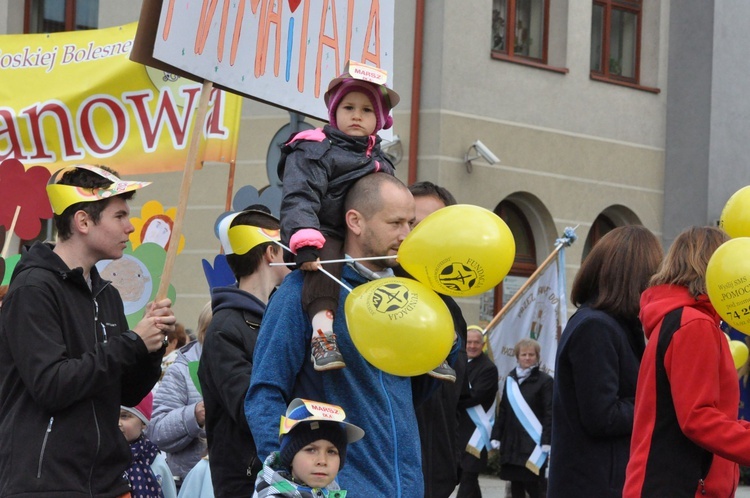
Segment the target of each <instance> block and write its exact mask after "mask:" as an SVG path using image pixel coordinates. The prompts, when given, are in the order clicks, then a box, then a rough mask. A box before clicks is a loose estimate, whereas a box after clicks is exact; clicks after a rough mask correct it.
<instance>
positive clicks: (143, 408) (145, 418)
mask: <svg viewBox="0 0 750 498" xmlns="http://www.w3.org/2000/svg"><path fill="white" fill-rule="evenodd" d="M120 408H121V409H122V410H125V411H126V412H130V413H132V414H133V415H135V416H136V417H138V418H139V419H141V422H143V423H144V424H146V425H148V422H149V421H150V420H151V413H152V412H153V411H154V393H152V392H150V393H148V394H147V395H146V397H145V398H143V399H142V400H141V402H140V403H138V404H137V405H136V406H134V407H132V408H131V407H129V406H121V407H120Z"/></svg>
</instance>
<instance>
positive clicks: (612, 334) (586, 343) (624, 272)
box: [547, 225, 663, 498]
mask: <svg viewBox="0 0 750 498" xmlns="http://www.w3.org/2000/svg"><path fill="white" fill-rule="evenodd" d="M662 256H663V250H662V247H661V244H660V243H659V240H658V239H657V238H656V236H654V234H653V233H651V232H650V231H649V230H648V229H647V228H645V227H642V226H638V225H629V226H623V227H618V228H615V229H614V230H612V231H610V232H609V233H607V234H606V235H605V236H604V237H602V238H601V239H600V240H599V241H598V242H597V243H596V245H595V246H594V247H593V249H592V250H591V252H590V253H589V254H588V256H587V257H586V259H585V260H584V261H583V264H582V265H581V268H580V269H579V270H578V273H577V274H576V278H575V281H574V282H573V288H572V291H571V295H570V297H571V301H572V303H573V304H574V305H575V306H576V307H577V308H578V311H576V313H575V314H574V315H573V316H572V317H571V319H570V321H568V324H567V326H566V327H565V330H564V331H563V334H562V336H561V338H560V343H559V345H558V349H557V359H556V363H555V379H554V394H553V398H552V451H551V455H550V463H549V465H550V470H549V488H548V491H547V496H548V498H568V497H574V496H575V497H579V496H596V497H600V498H606V497H619V496H620V495H621V493H622V487H623V483H624V482H625V467H626V466H627V462H628V454H629V452H630V434H631V431H632V428H633V404H634V401H635V389H636V380H637V378H638V367H639V365H640V361H641V356H642V355H643V351H644V348H645V338H644V335H643V329H642V327H641V323H640V322H639V321H638V312H639V310H640V306H639V301H640V296H641V292H643V290H644V289H646V287H647V285H648V282H649V279H650V278H651V276H652V275H653V274H654V273H655V272H656V270H657V269H658V267H659V264H660V262H661V259H662Z"/></svg>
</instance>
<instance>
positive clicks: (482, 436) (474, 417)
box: [466, 400, 497, 458]
mask: <svg viewBox="0 0 750 498" xmlns="http://www.w3.org/2000/svg"><path fill="white" fill-rule="evenodd" d="M496 403H497V400H495V401H493V402H492V406H491V407H490V409H489V410H488V411H484V409H483V408H482V405H475V406H472V407H469V408H467V409H466V412H467V413H468V414H469V417H471V421H472V422H474V425H475V426H476V427H477V428H476V429H474V433H473V434H472V435H471V439H469V443H468V444H467V445H466V452H467V453H470V454H472V455H474V457H476V458H481V455H482V450H484V449H487V451H489V450H490V449H492V447H491V445H490V434H491V433H492V425H493V424H494V423H495V404H496Z"/></svg>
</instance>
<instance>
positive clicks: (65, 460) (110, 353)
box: [0, 165, 175, 497]
mask: <svg viewBox="0 0 750 498" xmlns="http://www.w3.org/2000/svg"><path fill="white" fill-rule="evenodd" d="M146 185H147V183H142V182H127V181H123V180H120V179H119V178H117V177H116V176H115V174H114V172H113V171H112V170H109V169H105V168H102V167H95V166H88V165H80V166H75V167H72V168H64V169H63V170H60V171H58V172H57V173H56V174H55V175H53V176H52V178H51V179H50V182H49V184H48V186H47V193H48V195H49V198H50V202H51V204H52V209H53V211H54V213H55V217H54V222H55V226H56V228H57V232H58V242H57V244H51V243H42V242H36V243H34V245H32V246H31V247H30V248H27V250H26V251H25V253H24V254H23V256H22V257H21V259H20V261H19V262H18V265H17V266H16V269H15V271H14V273H13V279H12V281H11V284H10V288H9V291H8V294H7V295H6V296H5V299H4V300H3V313H2V316H1V319H0V405H1V406H2V407H3V408H2V410H0V496H14V495H24V494H25V495H26V496H35V497H46V496H71V497H75V496H120V495H122V494H123V493H127V492H128V491H129V484H128V481H127V479H126V478H124V477H123V473H124V471H125V469H126V468H127V466H128V464H129V462H130V450H129V449H128V445H127V443H126V441H125V439H124V438H123V437H122V435H121V434H120V432H119V430H118V428H117V421H118V418H119V413H120V405H125V406H133V405H135V404H137V403H138V402H139V401H140V400H141V399H143V397H144V396H145V395H146V394H148V393H149V391H150V390H151V388H152V387H153V386H154V384H155V383H156V381H157V380H158V379H159V375H160V373H161V358H162V355H163V353H164V342H163V341H164V335H165V333H166V332H168V331H169V330H171V329H172V328H173V327H174V322H175V317H174V314H173V312H172V309H171V303H170V301H169V300H168V299H164V300H162V301H159V302H156V303H153V304H152V305H151V306H150V307H148V309H147V312H146V314H145V315H144V318H143V319H142V320H141V321H140V322H139V323H138V324H137V325H136V326H135V327H134V328H133V330H128V323H127V320H126V318H125V313H124V311H123V303H122V299H121V298H120V294H119V293H118V292H117V290H116V289H115V288H114V287H113V286H112V285H111V284H110V282H107V281H104V280H102V278H101V277H100V276H99V273H98V272H97V270H96V267H95V264H96V262H97V261H99V260H102V259H117V258H120V257H122V254H123V250H124V249H125V244H126V242H127V241H128V236H129V235H130V233H131V232H133V230H134V228H133V225H132V224H131V223H130V220H129V217H128V216H129V213H130V211H129V208H128V204H127V200H129V199H130V198H131V197H132V196H133V195H134V191H135V190H137V189H139V188H142V187H144V186H146Z"/></svg>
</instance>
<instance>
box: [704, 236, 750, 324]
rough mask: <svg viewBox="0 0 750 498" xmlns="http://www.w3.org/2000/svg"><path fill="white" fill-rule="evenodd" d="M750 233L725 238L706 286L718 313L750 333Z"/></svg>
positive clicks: (709, 269) (711, 262)
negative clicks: (725, 240) (746, 235)
mask: <svg viewBox="0 0 750 498" xmlns="http://www.w3.org/2000/svg"><path fill="white" fill-rule="evenodd" d="M749 256H750V237H738V238H735V239H732V240H729V241H727V242H724V243H723V244H722V245H721V246H719V248H718V249H717V250H716V251H715V252H714V253H713V255H712V256H711V259H710V260H709V261H708V266H707V267H706V290H707V291H708V298H709V299H710V300H711V304H713V306H714V308H715V309H716V311H717V313H719V316H720V317H721V319H722V320H724V321H725V322H727V323H728V324H729V325H731V326H732V327H733V328H735V329H737V330H738V331H740V332H742V333H743V334H748V335H750V257H749Z"/></svg>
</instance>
